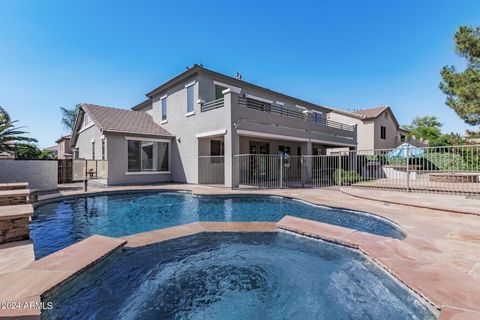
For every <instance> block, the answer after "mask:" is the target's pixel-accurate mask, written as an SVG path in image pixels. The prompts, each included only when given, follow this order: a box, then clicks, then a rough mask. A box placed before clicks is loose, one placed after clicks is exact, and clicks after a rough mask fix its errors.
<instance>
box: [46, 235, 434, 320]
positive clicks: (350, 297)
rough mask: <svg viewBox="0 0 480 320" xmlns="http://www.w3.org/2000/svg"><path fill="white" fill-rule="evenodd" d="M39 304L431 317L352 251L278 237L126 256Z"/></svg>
mask: <svg viewBox="0 0 480 320" xmlns="http://www.w3.org/2000/svg"><path fill="white" fill-rule="evenodd" d="M46 299H47V300H46V302H52V303H53V309H51V310H47V311H44V312H43V314H42V319H105V320H107V319H147V320H148V319H242V320H243V319H301V320H308V319H320V320H321V319H328V320H330V319H381V320H385V319H389V320H396V319H434V315H433V314H432V313H431V311H430V310H429V309H428V308H427V307H426V306H425V305H424V304H422V303H421V302H420V301H419V300H417V299H416V298H415V297H414V296H413V295H411V294H410V292H409V291H407V290H406V289H405V288H403V287H401V286H400V285H399V284H398V283H396V282H395V281H393V280H392V279H391V278H390V277H388V276H387V275H386V274H385V273H383V271H381V270H379V269H378V268H377V267H376V266H375V265H373V264H372V263H371V262H370V261H368V260H366V258H365V257H364V256H363V255H361V254H360V253H358V252H357V251H353V250H350V249H347V248H345V247H342V246H338V245H334V244H330V243H327V242H322V241H316V240H312V239H308V238H304V237H298V236H294V235H291V234H287V233H283V232H280V233H243V234H242V233H240V234H238V233H237V234H231V233H214V234H198V235H194V236H190V237H185V238H180V239H176V240H171V241H167V242H164V243H160V244H156V245H152V246H148V247H143V248H137V249H131V250H125V251H123V252H119V253H117V254H115V255H113V256H111V257H109V258H108V259H107V260H105V261H103V262H101V263H99V264H98V265H96V266H94V267H93V268H92V269H90V270H89V271H87V272H85V273H83V274H82V275H80V276H79V277H78V278H76V279H74V280H73V281H72V282H70V283H68V284H66V285H65V286H63V287H61V288H60V289H59V290H57V291H56V292H54V293H53V294H52V295H51V296H48V297H47V298H46Z"/></svg>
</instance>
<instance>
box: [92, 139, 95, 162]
mask: <svg viewBox="0 0 480 320" xmlns="http://www.w3.org/2000/svg"><path fill="white" fill-rule="evenodd" d="M92 160H95V140H94V141H92Z"/></svg>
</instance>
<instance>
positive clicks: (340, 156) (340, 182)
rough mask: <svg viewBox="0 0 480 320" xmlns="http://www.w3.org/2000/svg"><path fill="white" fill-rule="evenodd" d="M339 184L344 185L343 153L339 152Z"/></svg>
mask: <svg viewBox="0 0 480 320" xmlns="http://www.w3.org/2000/svg"><path fill="white" fill-rule="evenodd" d="M338 186H339V187H341V186H342V153H341V152H339V153H338Z"/></svg>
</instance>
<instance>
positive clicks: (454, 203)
mask: <svg viewBox="0 0 480 320" xmlns="http://www.w3.org/2000/svg"><path fill="white" fill-rule="evenodd" d="M340 191H342V192H343V193H346V194H349V195H351V196H354V197H357V198H362V199H368V200H374V201H380V202H388V203H394V204H403V205H408V206H413V207H418V208H426V209H437V210H443V211H449V212H457V213H465V214H476V215H480V197H479V198H478V199H475V198H471V199H469V198H467V197H466V196H465V195H446V194H436V193H415V192H410V193H409V192H401V191H382V190H375V189H367V188H352V187H344V188H340Z"/></svg>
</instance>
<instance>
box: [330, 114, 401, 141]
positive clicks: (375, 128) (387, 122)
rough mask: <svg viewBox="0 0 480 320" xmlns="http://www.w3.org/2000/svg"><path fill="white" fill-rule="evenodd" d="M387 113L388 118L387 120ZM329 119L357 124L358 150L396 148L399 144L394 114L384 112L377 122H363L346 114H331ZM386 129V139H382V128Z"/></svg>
mask: <svg viewBox="0 0 480 320" xmlns="http://www.w3.org/2000/svg"><path fill="white" fill-rule="evenodd" d="M385 113H387V114H388V117H387V118H385ZM329 119H330V120H334V121H338V122H343V123H347V124H357V150H372V149H389V148H396V147H397V146H398V144H399V140H398V137H399V132H398V128H397V126H396V124H395V121H393V118H392V114H391V113H390V112H388V111H384V112H383V113H382V114H380V115H379V116H378V117H377V118H376V119H375V120H369V121H362V120H360V119H357V118H354V117H349V116H347V115H344V114H339V113H336V112H331V113H330V114H329ZM382 126H385V128H386V139H381V135H380V131H381V129H380V128H381V127H382Z"/></svg>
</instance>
